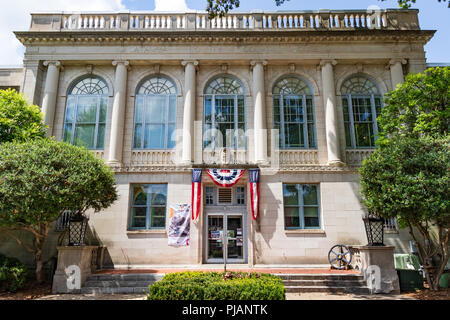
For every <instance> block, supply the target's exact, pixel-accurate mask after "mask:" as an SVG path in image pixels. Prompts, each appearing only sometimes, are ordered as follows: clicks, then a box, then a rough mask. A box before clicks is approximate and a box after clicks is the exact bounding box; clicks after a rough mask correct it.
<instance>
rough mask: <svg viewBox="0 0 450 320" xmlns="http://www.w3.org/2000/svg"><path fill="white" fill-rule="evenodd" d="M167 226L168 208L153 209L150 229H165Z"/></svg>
mask: <svg viewBox="0 0 450 320" xmlns="http://www.w3.org/2000/svg"><path fill="white" fill-rule="evenodd" d="M165 226H166V207H152V213H151V218H150V228H164V227H165Z"/></svg>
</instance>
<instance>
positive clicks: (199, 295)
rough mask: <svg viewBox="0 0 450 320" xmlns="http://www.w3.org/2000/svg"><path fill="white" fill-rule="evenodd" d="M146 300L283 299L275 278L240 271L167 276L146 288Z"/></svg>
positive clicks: (279, 282)
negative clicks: (147, 290)
mask: <svg viewBox="0 0 450 320" xmlns="http://www.w3.org/2000/svg"><path fill="white" fill-rule="evenodd" d="M147 299H148V300H285V299H286V295H285V289H284V286H283V282H282V281H281V279H280V278H279V277H277V276H274V275H270V274H260V273H242V272H227V273H219V272H179V273H171V274H167V275H166V276H164V278H163V279H162V280H161V281H159V282H156V283H154V284H153V285H151V286H150V287H149V294H148V296H147Z"/></svg>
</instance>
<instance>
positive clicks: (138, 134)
mask: <svg viewBox="0 0 450 320" xmlns="http://www.w3.org/2000/svg"><path fill="white" fill-rule="evenodd" d="M134 147H135V148H142V124H136V125H135V126H134Z"/></svg>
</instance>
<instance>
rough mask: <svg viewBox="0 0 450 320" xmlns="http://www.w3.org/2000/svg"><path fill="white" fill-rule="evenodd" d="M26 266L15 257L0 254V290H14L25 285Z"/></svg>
mask: <svg viewBox="0 0 450 320" xmlns="http://www.w3.org/2000/svg"><path fill="white" fill-rule="evenodd" d="M26 277H27V267H26V265H25V264H23V263H22V262H20V261H19V260H17V259H16V258H10V257H5V256H3V255H0V291H11V292H15V291H17V290H19V289H21V288H23V286H24V285H25V281H26Z"/></svg>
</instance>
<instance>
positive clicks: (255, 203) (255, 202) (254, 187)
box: [248, 169, 260, 220]
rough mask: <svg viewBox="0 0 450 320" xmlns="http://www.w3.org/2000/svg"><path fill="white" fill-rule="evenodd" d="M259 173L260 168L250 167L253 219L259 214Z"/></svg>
mask: <svg viewBox="0 0 450 320" xmlns="http://www.w3.org/2000/svg"><path fill="white" fill-rule="evenodd" d="M259 173H260V171H259V169H250V170H249V171H248V181H249V184H250V198H251V207H252V216H253V220H256V219H258V215H259Z"/></svg>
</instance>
